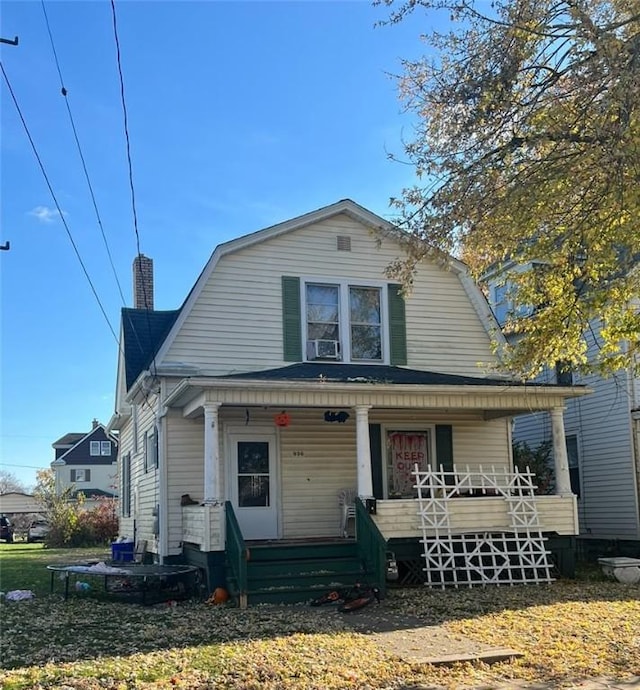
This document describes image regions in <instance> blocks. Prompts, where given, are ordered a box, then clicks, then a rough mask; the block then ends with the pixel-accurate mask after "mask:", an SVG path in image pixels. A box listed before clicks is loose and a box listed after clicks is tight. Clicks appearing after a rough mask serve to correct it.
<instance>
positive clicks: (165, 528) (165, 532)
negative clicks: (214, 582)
mask: <svg viewBox="0 0 640 690" xmlns="http://www.w3.org/2000/svg"><path fill="white" fill-rule="evenodd" d="M166 393H167V391H166V382H165V381H164V380H161V381H160V394H159V395H160V399H159V400H158V413H157V417H156V426H157V429H158V463H159V465H160V467H159V468H158V505H159V512H160V515H159V516H158V517H159V520H158V531H159V534H158V558H159V560H160V563H164V562H165V560H166V559H167V558H168V556H169V471H168V468H167V458H168V453H167V424H166V414H167V408H166V407H165V406H164V403H163V402H162V401H163V400H165V399H166Z"/></svg>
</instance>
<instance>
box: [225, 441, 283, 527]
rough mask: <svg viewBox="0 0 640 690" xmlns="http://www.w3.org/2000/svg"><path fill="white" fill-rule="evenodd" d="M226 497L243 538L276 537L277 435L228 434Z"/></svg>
mask: <svg viewBox="0 0 640 690" xmlns="http://www.w3.org/2000/svg"><path fill="white" fill-rule="evenodd" d="M229 438H230V458H229V460H230V465H231V467H230V468H229V469H230V472H229V481H230V484H231V486H230V487H229V496H231V502H232V504H233V509H234V511H235V513H236V517H237V518H238V522H239V524H240V529H241V530H242V534H243V536H244V538H245V539H277V538H278V481H277V471H276V470H277V462H276V438H275V435H274V434H272V433H269V432H266V431H265V432H264V433H252V434H231V435H230V437H229Z"/></svg>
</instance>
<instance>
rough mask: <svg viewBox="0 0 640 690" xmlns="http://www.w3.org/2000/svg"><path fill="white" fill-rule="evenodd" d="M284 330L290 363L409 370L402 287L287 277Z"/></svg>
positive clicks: (342, 280) (284, 282)
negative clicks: (404, 366)
mask: <svg viewBox="0 0 640 690" xmlns="http://www.w3.org/2000/svg"><path fill="white" fill-rule="evenodd" d="M282 326H283V359H284V360H285V361H287V362H315V361H324V362H331V361H333V362H345V363H356V364H392V365H406V364H407V332H406V330H407V329H406V318H405V303H404V298H403V296H402V292H401V286H399V285H395V284H391V283H382V282H381V283H379V284H377V283H375V282H374V283H373V284H372V283H365V282H359V281H356V280H353V281H351V280H348V279H337V280H335V279H327V280H324V279H316V278H308V279H306V280H305V279H304V278H299V277H297V276H283V277H282Z"/></svg>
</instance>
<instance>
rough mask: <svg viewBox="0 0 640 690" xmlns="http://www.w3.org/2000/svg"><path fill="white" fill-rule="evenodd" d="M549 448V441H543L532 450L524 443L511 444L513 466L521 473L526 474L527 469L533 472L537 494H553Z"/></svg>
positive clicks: (550, 446)
mask: <svg viewBox="0 0 640 690" xmlns="http://www.w3.org/2000/svg"><path fill="white" fill-rule="evenodd" d="M551 448H552V445H551V441H543V442H542V443H541V444H540V445H539V446H537V447H536V448H534V449H532V448H530V447H529V444H528V443H526V442H525V441H518V442H517V443H514V444H513V464H514V465H515V466H516V467H517V468H518V469H519V470H520V471H521V472H526V470H527V468H529V471H530V472H533V474H534V481H535V483H536V485H537V489H536V493H537V494H551V493H553V466H552V461H551Z"/></svg>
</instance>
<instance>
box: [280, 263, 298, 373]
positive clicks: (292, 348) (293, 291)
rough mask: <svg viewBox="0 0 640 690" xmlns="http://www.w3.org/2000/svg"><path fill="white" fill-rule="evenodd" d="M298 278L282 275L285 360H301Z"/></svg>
mask: <svg viewBox="0 0 640 690" xmlns="http://www.w3.org/2000/svg"><path fill="white" fill-rule="evenodd" d="M300 319H301V313H300V278H297V277H293V276H282V342H283V359H284V361H285V362H301V361H302V336H301V323H300Z"/></svg>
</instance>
